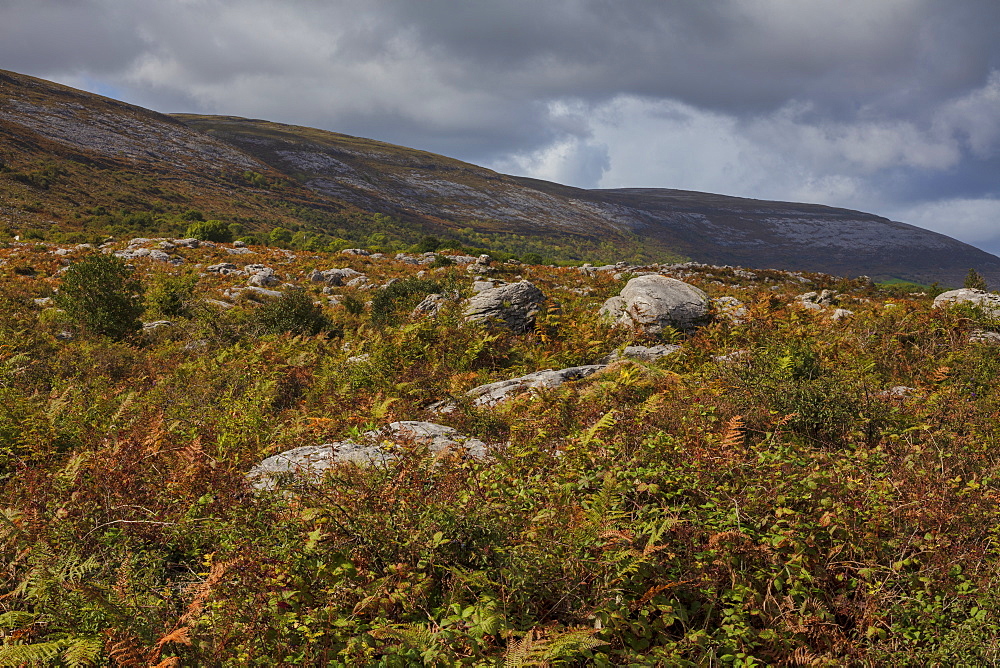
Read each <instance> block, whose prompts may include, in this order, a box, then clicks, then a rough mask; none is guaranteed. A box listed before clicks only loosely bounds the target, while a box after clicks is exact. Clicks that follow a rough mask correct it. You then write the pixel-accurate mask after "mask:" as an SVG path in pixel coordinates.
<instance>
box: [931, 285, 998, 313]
mask: <svg viewBox="0 0 1000 668" xmlns="http://www.w3.org/2000/svg"><path fill="white" fill-rule="evenodd" d="M962 303H965V304H971V305H973V306H978V307H980V308H982V309H983V311H984V312H985V313H987V314H988V315H991V316H994V317H996V316H1000V295H998V294H996V293H993V292H986V291H985V290H976V289H975V288H960V289H958V290H949V291H948V292H942V293H941V294H939V295H938V296H937V297H935V298H934V308H941V307H943V306H948V305H950V304H962Z"/></svg>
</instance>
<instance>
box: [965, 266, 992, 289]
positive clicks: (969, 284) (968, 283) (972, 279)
mask: <svg viewBox="0 0 1000 668" xmlns="http://www.w3.org/2000/svg"><path fill="white" fill-rule="evenodd" d="M962 287H966V288H972V289H974V290H985V289H986V279H985V278H983V275H982V274H980V273H979V272H978V271H976V270H975V269H969V273H968V274H966V275H965V284H964V285H963V286H962Z"/></svg>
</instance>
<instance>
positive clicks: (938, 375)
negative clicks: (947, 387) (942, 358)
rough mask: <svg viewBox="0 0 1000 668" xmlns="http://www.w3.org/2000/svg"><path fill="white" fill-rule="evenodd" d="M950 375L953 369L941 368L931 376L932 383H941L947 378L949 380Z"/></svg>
mask: <svg viewBox="0 0 1000 668" xmlns="http://www.w3.org/2000/svg"><path fill="white" fill-rule="evenodd" d="M950 373H951V367H949V366H939V367H938V368H937V369H935V370H934V373H932V374H931V382H932V383H940V382H942V381H944V380H945V379H946V378H948V375H949V374H950Z"/></svg>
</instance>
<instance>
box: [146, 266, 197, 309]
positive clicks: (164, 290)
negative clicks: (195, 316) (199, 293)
mask: <svg viewBox="0 0 1000 668" xmlns="http://www.w3.org/2000/svg"><path fill="white" fill-rule="evenodd" d="M197 283H198V277H197V276H196V275H194V274H187V275H183V276H171V275H170V274H161V275H160V276H158V277H157V278H156V280H154V281H153V284H152V286H151V287H150V288H149V290H148V291H147V292H146V305H147V307H148V308H149V310H150V312H151V313H153V314H155V315H159V316H165V317H168V318H172V317H177V316H187V315H189V314H190V310H191V302H192V300H193V299H194V286H195V285H197Z"/></svg>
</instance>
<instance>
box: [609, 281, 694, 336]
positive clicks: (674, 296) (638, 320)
mask: <svg viewBox="0 0 1000 668" xmlns="http://www.w3.org/2000/svg"><path fill="white" fill-rule="evenodd" d="M600 313H601V315H604V316H606V317H609V318H611V319H612V320H614V321H615V322H617V323H619V324H622V325H633V326H636V327H638V328H639V329H642V330H643V331H645V332H647V333H649V334H658V333H660V332H662V331H663V330H664V328H666V327H676V328H677V329H691V328H692V327H694V326H695V325H697V324H699V323H700V322H702V321H703V320H704V319H705V318H706V316H707V314H708V295H706V294H705V293H704V292H702V291H701V290H699V289H698V288H696V287H694V286H693V285H688V284H687V283H685V282H683V281H678V280H677V279H676V278H669V277H667V276H660V275H658V274H656V275H650V276H638V277H636V278H633V279H632V280H630V281H629V282H628V283H626V284H625V287H624V288H623V289H622V291H621V295H620V296H618V297H612V298H610V299H608V300H607V301H606V302H604V306H602V307H601V311H600Z"/></svg>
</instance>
